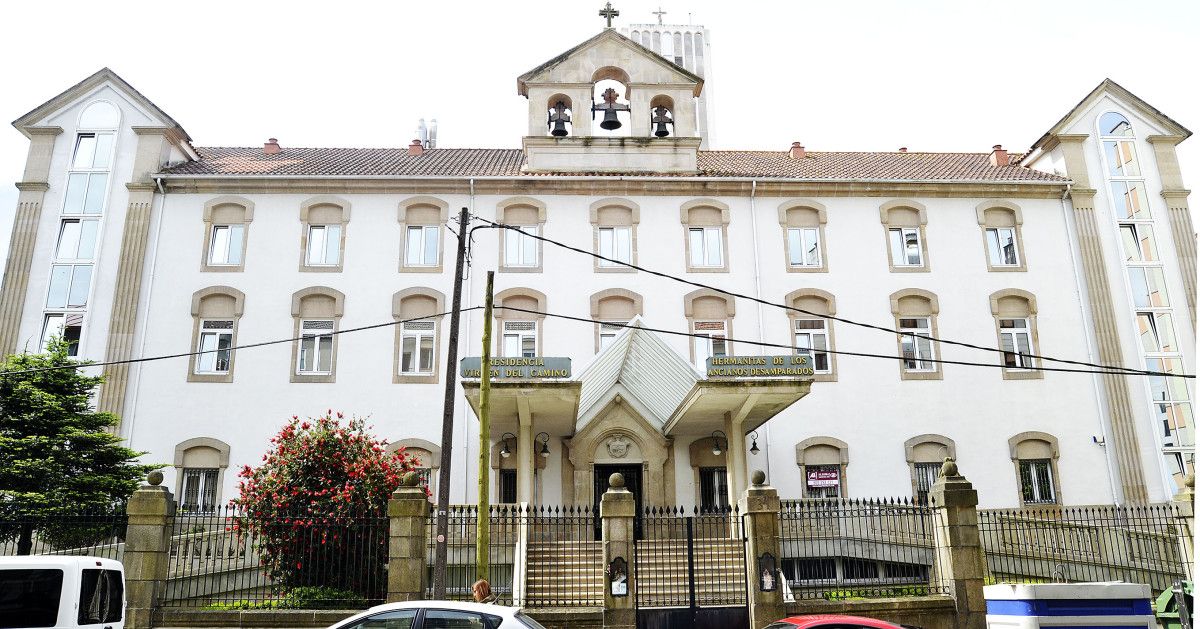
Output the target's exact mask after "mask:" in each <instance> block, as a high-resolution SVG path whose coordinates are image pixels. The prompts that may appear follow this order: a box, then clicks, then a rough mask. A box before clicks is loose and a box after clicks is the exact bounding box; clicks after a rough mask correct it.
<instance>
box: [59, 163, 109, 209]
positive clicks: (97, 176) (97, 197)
mask: <svg viewBox="0 0 1200 629" xmlns="http://www.w3.org/2000/svg"><path fill="white" fill-rule="evenodd" d="M107 193H108V173H71V174H70V175H68V176H67V194H66V197H65V198H64V199H63V208H62V213H63V214H99V213H101V212H103V211H104V201H105V198H106V197H107Z"/></svg>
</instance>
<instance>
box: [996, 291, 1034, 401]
mask: <svg viewBox="0 0 1200 629" xmlns="http://www.w3.org/2000/svg"><path fill="white" fill-rule="evenodd" d="M1014 298H1015V299H1021V300H1023V301H1024V302H1025V305H1026V306H1027V308H1028V310H1029V314H1028V315H1026V316H1024V317H1015V316H1001V315H1002V314H1003V313H1001V303H1000V302H1001V300H1003V299H1014ZM988 304H989V306H990V307H991V310H992V320H993V325H994V327H995V330H996V343H997V345H996V347H999V348H1002V347H1004V344H1003V343H1001V340H1000V319H1026V320H1028V321H1029V351H1030V352H1031V353H1032V354H1034V358H1033V368H1032V369H1016V370H1013V369H1007V368H1003V369H1001V370H1000V373H1001V375H1002V377H1003V378H1004V379H1005V380H1041V379H1043V378H1045V372H1043V371H1041V366H1042V360H1041V358H1038V356H1039V355H1040V354H1041V353H1042V352H1041V349H1040V347H1041V343H1040V340H1039V338H1038V324H1037V297H1035V296H1034V294H1033V293H1031V292H1029V291H1027V290H1021V289H1019V288H1005V289H1002V290H998V291H996V292H994V293H992V294H991V295H989V296H988ZM1001 364H1003V362H1002V363H1001Z"/></svg>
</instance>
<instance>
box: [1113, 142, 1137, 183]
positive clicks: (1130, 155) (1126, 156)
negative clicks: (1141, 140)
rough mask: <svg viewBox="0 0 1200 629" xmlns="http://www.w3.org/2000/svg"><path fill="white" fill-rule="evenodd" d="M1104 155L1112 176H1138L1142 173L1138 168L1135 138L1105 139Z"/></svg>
mask: <svg viewBox="0 0 1200 629" xmlns="http://www.w3.org/2000/svg"><path fill="white" fill-rule="evenodd" d="M1104 155H1105V157H1106V158H1107V162H1108V175H1109V176H1110V177H1137V176H1139V175H1141V174H1142V172H1141V169H1139V168H1138V163H1137V153H1136V152H1135V151H1134V150H1133V140H1105V141H1104Z"/></svg>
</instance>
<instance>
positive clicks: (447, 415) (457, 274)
mask: <svg viewBox="0 0 1200 629" xmlns="http://www.w3.org/2000/svg"><path fill="white" fill-rule="evenodd" d="M470 221H471V216H470V213H469V212H468V211H467V208H463V209H462V212H459V214H458V258H457V260H456V262H455V263H454V297H453V300H452V302H451V306H450V340H449V342H448V345H449V347H448V348H447V350H446V398H445V401H444V403H443V405H442V461H441V466H442V467H441V469H440V470H439V472H438V501H437V546H436V548H435V549H434V560H433V597H434V598H435V599H445V598H446V538H447V536H448V535H449V531H450V524H449V522H448V515H449V511H450V455H451V453H452V452H453V450H454V385H455V384H456V383H457V382H458V319H459V315H460V314H461V313H462V285H463V266H464V263H465V262H466V259H467V238H468V237H469V235H468V234H467V224H468V223H470Z"/></svg>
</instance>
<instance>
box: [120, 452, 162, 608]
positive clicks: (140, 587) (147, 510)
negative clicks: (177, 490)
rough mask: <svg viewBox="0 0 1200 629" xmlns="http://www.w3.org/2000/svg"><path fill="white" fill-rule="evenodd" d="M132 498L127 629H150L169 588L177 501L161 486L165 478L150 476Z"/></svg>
mask: <svg viewBox="0 0 1200 629" xmlns="http://www.w3.org/2000/svg"><path fill="white" fill-rule="evenodd" d="M146 480H147V482H149V484H148V485H142V486H141V487H140V488H139V489H138V490H137V491H135V492H133V496H131V497H130V498H129V504H128V506H127V507H126V512H127V513H128V515H129V526H128V528H127V529H126V530H125V553H124V556H123V558H122V560H121V563H122V564H124V566H125V600H126V613H125V626H126V627H129V628H130V629H148V628H149V627H151V626H152V615H153V614H154V610H155V608H156V607H158V604H159V601H160V600H161V598H162V595H163V592H164V590H165V589H166V586H167V554H168V552H169V551H170V548H171V519H172V516H173V515H174V513H175V500H174V497H173V496H171V492H170V490H168V489H167V488H166V487H163V486H162V481H163V474H162V472H159V471H157V470H156V471H153V472H150V474H149V476H148V477H147V479H146Z"/></svg>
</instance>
